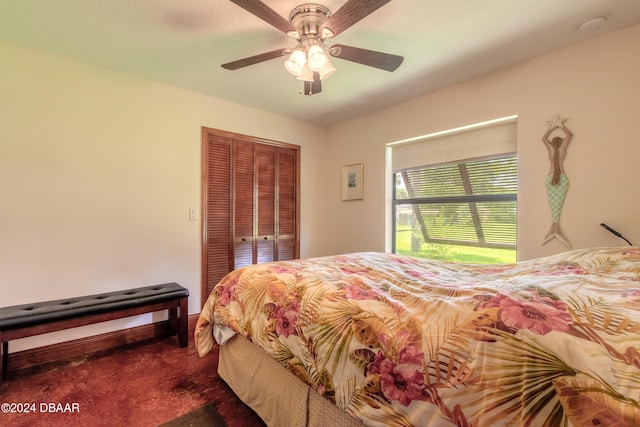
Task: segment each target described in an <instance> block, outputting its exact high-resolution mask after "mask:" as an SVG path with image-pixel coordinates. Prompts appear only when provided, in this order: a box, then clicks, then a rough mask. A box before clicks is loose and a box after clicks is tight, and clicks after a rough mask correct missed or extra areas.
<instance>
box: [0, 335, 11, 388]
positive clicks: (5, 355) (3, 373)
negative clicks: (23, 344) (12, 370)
mask: <svg viewBox="0 0 640 427" xmlns="http://www.w3.org/2000/svg"><path fill="white" fill-rule="evenodd" d="M0 355H2V365H0V379H1V380H6V379H7V366H8V364H9V341H2V347H0Z"/></svg>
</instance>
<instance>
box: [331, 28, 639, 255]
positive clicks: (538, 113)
mask: <svg viewBox="0 0 640 427" xmlns="http://www.w3.org/2000/svg"><path fill="white" fill-rule="evenodd" d="M639 46H640V26H638V25H636V26H634V27H630V28H627V29H625V30H621V31H617V32H614V33H609V34H605V35H603V36H600V37H598V38H596V39H593V40H591V41H588V42H585V43H582V44H578V45H574V46H572V47H569V48H566V49H562V50H558V51H556V52H553V53H551V54H547V55H544V56H540V57H538V58H536V59H533V60H530V61H527V62H524V63H521V64H518V65H516V66H512V67H509V68H505V69H503V70H500V71H498V72H494V73H491V74H488V75H485V76H483V77H481V78H477V79H474V80H470V81H467V82H464V83H462V84H458V85H455V86H452V87H449V88H446V89H444V90H441V91H438V92H436V93H433V94H430V95H427V96H422V97H419V98H416V99H414V100H412V101H409V102H406V103H403V104H399V105H397V106H394V107H392V108H389V109H386V110H383V111H379V112H377V113H374V114H369V115H366V116H363V117H360V118H357V119H354V120H351V121H348V122H343V123H341V124H339V125H336V126H334V127H332V128H331V129H330V138H329V140H330V141H331V159H332V160H331V165H330V169H333V170H334V171H336V172H335V173H333V174H332V175H331V177H332V182H330V183H329V184H330V188H329V189H328V192H327V193H326V194H325V197H326V202H327V206H328V210H327V211H328V212H330V215H331V218H332V220H333V224H335V228H332V229H331V233H328V234H325V235H324V236H325V238H326V239H325V240H324V241H323V242H322V243H321V244H320V247H319V251H320V252H323V253H336V252H337V253H340V252H352V251H363V250H385V247H386V246H385V230H386V229H387V228H388V227H387V226H388V223H389V222H388V221H387V220H386V217H385V212H387V211H386V210H385V208H386V206H387V205H388V196H387V194H388V193H386V194H385V191H384V189H385V186H389V184H390V177H389V175H388V174H386V173H385V144H387V143H389V142H394V141H399V140H403V139H406V138H411V137H415V136H419V135H425V134H429V133H433V132H437V131H442V130H447V129H451V128H457V127H460V126H464V125H469V124H474V123H478V122H483V121H486V120H491V119H496V118H500V117H506V116H511V115H517V116H518V141H517V143H518V159H519V193H518V257H519V259H529V258H533V257H538V256H544V255H548V254H553V253H558V252H562V251H564V250H565V247H564V246H563V245H562V244H561V243H560V242H558V241H556V240H554V241H551V242H549V243H547V244H546V245H544V246H543V245H542V240H543V237H544V236H545V234H546V232H547V230H548V228H549V225H550V223H551V213H550V211H549V205H548V201H547V196H546V191H545V186H544V181H545V177H546V175H547V173H548V170H549V160H548V158H547V151H546V149H545V147H544V146H543V144H542V142H541V137H542V135H543V134H544V132H545V130H546V129H547V124H546V121H547V120H550V119H551V117H552V116H553V115H555V114H559V115H560V116H561V117H563V118H567V119H568V120H567V121H566V125H567V127H569V128H570V129H571V130H572V131H573V133H574V138H573V140H572V142H571V145H570V146H569V149H568V154H567V158H566V161H565V164H564V165H565V171H566V173H567V176H568V177H569V180H570V188H569V192H568V195H567V198H566V200H565V204H564V208H563V211H562V217H561V220H560V224H561V226H562V227H563V229H564V230H565V233H566V235H567V236H568V238H569V240H570V241H571V243H572V244H573V247H574V248H581V247H588V246H614V245H624V244H625V242H624V241H623V240H621V239H618V238H616V237H615V236H613V235H611V234H609V233H607V232H606V231H605V230H603V229H602V228H601V227H599V224H600V222H606V223H608V224H609V225H610V226H612V227H614V228H616V229H617V230H618V231H620V232H621V233H623V234H624V235H626V237H627V238H629V239H630V240H631V241H632V242H634V243H636V244H640V243H639V242H640V224H639V223H638V218H640V190H639V187H638V183H637V177H638V174H637V169H638V163H639V161H640V130H639V123H638V119H639V118H640V55H638V53H637V52H638V47H639ZM425 78H429V77H428V76H425ZM358 162H364V163H365V200H364V201H352V202H342V201H341V200H340V192H339V187H340V176H339V170H340V167H341V166H342V165H346V164H351V163H358Z"/></svg>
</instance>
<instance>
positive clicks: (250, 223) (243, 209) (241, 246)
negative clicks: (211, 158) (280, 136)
mask: <svg viewBox="0 0 640 427" xmlns="http://www.w3.org/2000/svg"><path fill="white" fill-rule="evenodd" d="M254 150H255V144H254V143H253V142H248V141H242V140H234V159H233V167H234V171H233V187H234V188H233V193H234V195H235V197H234V204H235V206H234V216H233V236H234V238H233V268H234V269H236V268H240V267H244V266H247V265H251V264H254V263H255V262H254V236H255V233H254V219H253V217H254V205H255V198H254V186H255V173H254V169H255V168H254V157H255V155H254Z"/></svg>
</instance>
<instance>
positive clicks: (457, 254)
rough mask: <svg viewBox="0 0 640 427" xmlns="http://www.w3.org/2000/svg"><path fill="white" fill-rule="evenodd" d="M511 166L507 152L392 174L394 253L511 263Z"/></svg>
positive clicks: (514, 179) (514, 185) (513, 205)
mask: <svg viewBox="0 0 640 427" xmlns="http://www.w3.org/2000/svg"><path fill="white" fill-rule="evenodd" d="M517 171H518V169H517V157H516V155H515V154H513V153H510V154H503V155H499V156H492V157H485V158H480V159H472V160H464V161H459V162H457V163H447V164H441V165H434V166H424V167H420V168H414V169H410V170H404V171H399V172H396V173H394V188H393V191H394V198H393V209H394V218H395V223H394V230H393V247H394V252H396V253H405V254H410V255H415V256H421V257H425V258H434V259H448V260H453V261H462V262H481V263H508V262H515V260H516V225H517V223H516V200H517V190H518V182H517Z"/></svg>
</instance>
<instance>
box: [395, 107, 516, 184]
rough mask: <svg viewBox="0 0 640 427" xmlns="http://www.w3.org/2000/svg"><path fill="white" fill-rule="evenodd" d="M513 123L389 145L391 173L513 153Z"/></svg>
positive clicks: (514, 150)
mask: <svg viewBox="0 0 640 427" xmlns="http://www.w3.org/2000/svg"><path fill="white" fill-rule="evenodd" d="M516 129H517V128H516V122H515V119H507V120H505V122H500V123H498V124H491V125H480V126H478V127H474V128H470V129H465V130H461V131H452V132H450V133H449V132H444V133H439V134H434V135H429V136H425V137H424V138H418V139H416V140H412V141H410V142H399V143H395V144H390V146H391V165H392V169H393V172H398V171H401V170H407V169H413V168H417V167H422V166H425V165H435V164H441V163H451V162H458V161H460V160H463V159H474V158H482V157H489V156H494V155H496V154H505V153H514V152H516Z"/></svg>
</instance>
